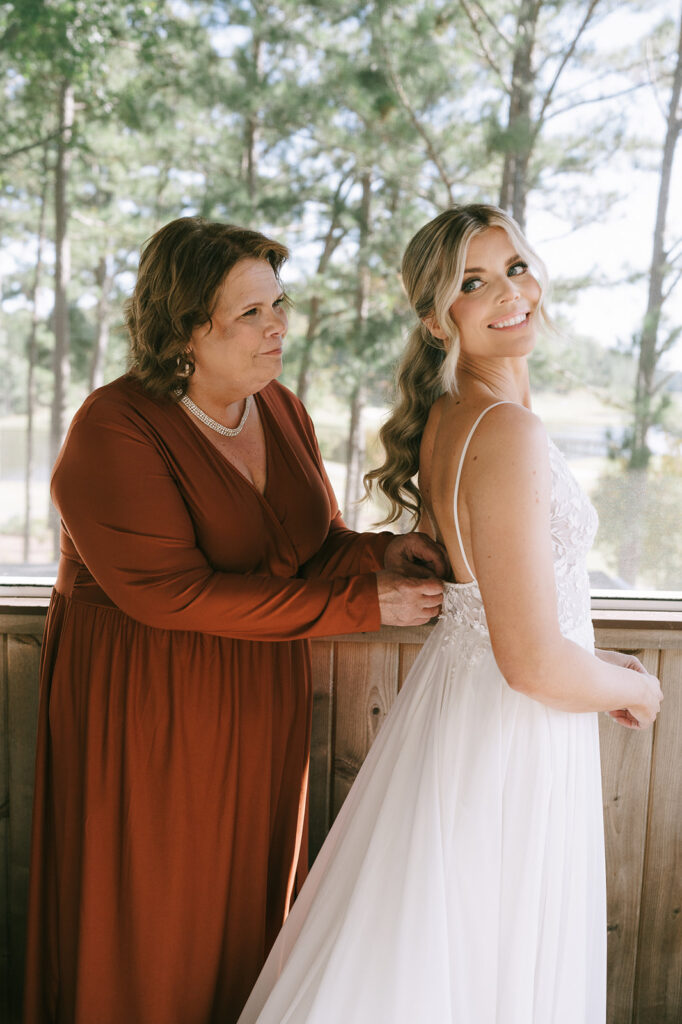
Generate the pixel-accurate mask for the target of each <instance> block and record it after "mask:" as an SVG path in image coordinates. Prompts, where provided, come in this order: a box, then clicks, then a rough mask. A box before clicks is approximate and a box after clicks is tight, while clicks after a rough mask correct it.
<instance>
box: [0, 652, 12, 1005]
mask: <svg viewBox="0 0 682 1024" xmlns="http://www.w3.org/2000/svg"><path fill="white" fill-rule="evenodd" d="M7 644H8V639H7V637H6V636H0V1020H3V1021H8V1020H9V1019H10V1016H9V1014H10V1009H9V985H10V981H9V979H10V958H11V949H12V947H11V942H10V927H9V906H10V904H9V736H8V723H7V711H8V703H9V699H8V695H7V675H8V672H7Z"/></svg>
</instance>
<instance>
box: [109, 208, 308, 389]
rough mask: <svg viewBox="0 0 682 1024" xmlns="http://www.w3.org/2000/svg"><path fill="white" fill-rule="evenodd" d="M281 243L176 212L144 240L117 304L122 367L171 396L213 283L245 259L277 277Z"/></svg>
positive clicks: (210, 307)
mask: <svg viewBox="0 0 682 1024" xmlns="http://www.w3.org/2000/svg"><path fill="white" fill-rule="evenodd" d="M288 256H289V250H288V249H287V248H286V246H284V245H282V244H281V243H280V242H275V241H273V239H271V238H267V237H266V236H265V235H262V234H260V232H258V231H249V230H248V229H246V228H240V227H235V226H234V225H233V224H220V223H217V222H215V221H207V220H204V219H203V218H202V217H180V218H178V220H173V221H171V222H170V224H166V226H165V227H163V228H161V230H160V231H157V232H156V234H154V235H152V237H151V238H150V239H148V240H147V242H146V243H145V245H144V247H143V249H142V254H141V256H140V267H139V273H138V277H137V282H136V284H135V289H134V291H133V294H132V295H131V297H130V298H129V299H128V301H127V302H126V304H125V306H124V312H125V324H126V327H127V329H128V334H129V335H130V351H129V372H130V373H131V374H132V376H133V377H135V378H136V379H137V380H138V381H139V382H140V383H141V384H142V385H144V387H145V388H147V390H148V391H151V392H152V393H153V394H155V395H157V396H158V397H163V396H165V397H168V398H172V399H175V400H176V401H177V400H179V399H180V398H181V397H182V395H183V394H184V393H185V390H186V388H187V381H188V380H189V378H190V377H191V375H192V374H193V373H194V361H193V359H192V352H191V348H190V341H191V337H192V332H193V331H194V329H195V328H196V327H200V326H201V325H202V324H206V323H211V315H212V313H213V311H214V309H215V304H216V298H217V293H218V289H219V288H220V286H221V284H222V283H223V281H224V280H225V278H226V276H227V275H228V274H229V272H230V271H231V270H232V268H233V267H234V266H235V265H236V264H237V263H239V262H240V260H245V259H255V260H267V262H268V263H269V264H270V266H271V267H272V269H273V271H274V273H275V276H276V278H277V280H278V281H279V272H280V268H281V266H282V264H283V263H284V261H285V260H286V259H287V258H288Z"/></svg>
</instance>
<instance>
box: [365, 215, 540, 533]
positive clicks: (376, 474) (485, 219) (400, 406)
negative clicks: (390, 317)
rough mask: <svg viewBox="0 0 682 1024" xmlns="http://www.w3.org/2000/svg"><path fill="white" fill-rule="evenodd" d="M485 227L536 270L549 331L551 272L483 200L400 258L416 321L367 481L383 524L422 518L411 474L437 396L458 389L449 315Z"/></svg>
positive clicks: (437, 224)
mask: <svg viewBox="0 0 682 1024" xmlns="http://www.w3.org/2000/svg"><path fill="white" fill-rule="evenodd" d="M488 228H502V229H503V230H504V231H506V233H507V235H508V236H509V238H510V240H511V242H512V243H513V245H514V247H515V249H516V251H517V253H518V254H519V256H520V257H522V259H524V260H525V261H526V262H527V263H528V264H529V266H530V267H531V269H532V273H533V275H534V277H535V278H536V280H537V281H538V284H539V285H540V300H539V302H538V306H537V310H536V317H537V319H538V323H539V324H540V325H542V326H549V319H548V317H547V315H546V313H545V312H544V308H543V300H544V297H545V294H546V291H547V271H546V270H545V266H544V264H543V263H542V261H541V260H540V259H539V257H538V256H537V255H536V254H535V252H534V251H533V250H532V249H531V247H530V246H529V244H528V242H527V241H526V239H525V238H524V236H523V233H522V231H521V229H520V228H519V226H518V224H517V223H516V221H515V220H513V219H512V218H511V217H510V216H509V214H507V213H505V212H504V210H501V209H499V207H497V206H488V205H484V204H481V203H471V204H469V205H467V206H453V207H452V208H451V209H449V210H445V211H444V212H443V213H440V214H439V215H438V216H437V217H435V218H434V219H433V220H431V221H429V223H428V224H425V225H424V227H423V228H421V229H420V230H419V231H418V232H417V234H416V235H415V236H414V238H413V239H412V240H411V241H410V243H409V244H408V246H407V249H406V250H405V255H404V256H403V263H402V280H403V285H404V287H405V290H406V292H407V296H408V298H409V300H410V304H411V306H412V309H413V310H414V312H415V313H416V315H417V317H418V318H419V323H418V324H417V325H416V326H415V327H414V329H413V330H412V332H411V333H410V336H409V339H408V343H407V348H406V349H405V352H404V354H403V357H402V359H401V361H400V364H399V367H398V391H399V396H398V400H397V403H396V404H395V406H394V408H393V411H392V412H391V414H390V416H389V418H388V420H387V421H386V423H385V424H384V425H383V427H382V428H381V430H380V432H379V437H380V439H381V442H382V444H383V446H384V450H385V453H386V458H385V460H384V463H383V465H381V466H379V467H378V468H377V469H374V470H372V471H371V472H370V473H367V475H366V476H365V489H366V491H367V494H369V493H370V492H371V488H372V487H373V486H374V484H375V483H376V485H377V486H378V487H379V489H380V490H381V491H382V492H383V493H384V494H385V495H386V497H387V498H388V501H389V506H390V511H389V514H388V515H387V517H386V519H385V520H384V523H393V522H395V521H396V520H397V519H399V518H400V516H401V514H402V512H403V511H407V512H409V513H410V514H411V515H412V516H413V518H414V520H415V523H414V525H416V523H417V522H418V521H419V518H420V515H421V510H422V499H421V495H420V493H419V490H418V488H417V486H416V484H415V483H414V481H413V477H414V476H415V474H416V473H417V470H418V469H419V449H420V446H421V439H422V435H423V433H424V427H425V426H426V421H427V419H428V416H429V411H430V409H431V406H432V405H433V403H434V402H435V401H436V399H438V398H439V397H440V396H441V395H442V394H444V393H449V394H457V390H458V388H457V364H458V361H459V352H460V343H459V331H458V330H457V325H456V324H455V322H454V320H453V318H452V314H451V312H450V310H451V307H452V305H453V303H454V302H455V300H456V298H457V296H458V295H459V292H460V289H461V287H462V280H463V278H464V270H465V267H466V257H467V250H468V248H469V243H470V242H471V239H472V238H474V237H475V236H476V235H480V234H482V233H483V232H484V231H487V230H488ZM430 318H433V320H434V321H435V323H436V324H438V326H439V327H440V329H441V331H442V332H443V333H444V334H445V335H446V340H445V341H442V340H440V339H439V338H436V337H435V335H433V334H432V333H431V331H430V330H429V329H428V327H427V326H426V323H425V321H426V320H429V319H430ZM434 326H435V325H434Z"/></svg>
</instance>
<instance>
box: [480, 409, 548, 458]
mask: <svg viewBox="0 0 682 1024" xmlns="http://www.w3.org/2000/svg"><path fill="white" fill-rule="evenodd" d="M468 418H469V419H470V420H471V421H472V422H471V441H472V443H473V442H474V441H476V440H478V441H479V442H481V443H484V444H486V445H494V446H495V447H499V446H500V443H501V442H504V447H505V448H506V449H507V450H509V446H517V445H519V446H523V445H526V444H532V445H535V444H538V443H541V444H542V445H543V446H544V447H546V446H547V431H546V430H545V427H544V424H543V423H542V420H541V419H540V418H539V417H538V416H536V415H535V413H533V412H531V410H530V409H527V408H526V407H525V406H523V405H519V404H517V403H516V402H494V403H492V404H491V403H489V402H488V403H484V402H482V403H480V405H477V406H476V407H474V408H473V409H472V410H471V412H470V414H469V417H468Z"/></svg>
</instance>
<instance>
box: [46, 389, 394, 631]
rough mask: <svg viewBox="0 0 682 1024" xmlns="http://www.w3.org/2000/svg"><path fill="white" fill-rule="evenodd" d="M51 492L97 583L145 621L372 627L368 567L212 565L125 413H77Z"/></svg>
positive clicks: (202, 626)
mask: <svg viewBox="0 0 682 1024" xmlns="http://www.w3.org/2000/svg"><path fill="white" fill-rule="evenodd" d="M52 495H53V499H54V502H55V505H56V506H57V509H58V510H59V513H60V515H61V517H62V521H63V524H64V527H65V529H66V531H67V532H68V534H69V536H70V538H71V540H72V542H73V544H74V546H75V548H76V550H77V551H78V554H79V556H80V558H81V559H82V561H83V562H84V564H85V565H86V566H87V568H88V570H89V571H90V573H91V574H92V576H93V578H94V579H95V581H96V582H97V584H98V585H99V586H100V587H101V588H102V590H103V591H104V592H105V594H106V595H107V596H108V597H109V599H110V600H111V601H113V602H114V604H115V605H116V606H117V607H118V608H120V609H121V611H123V612H125V613H126V614H127V615H130V616H131V618H134V619H136V620H138V621H139V622H142V623H145V624H146V625H149V626H154V627H156V628H160V629H177V630H193V631H197V632H203V633H212V634H215V635H218V636H227V637H233V638H235V639H252V640H292V639H297V638H301V637H315V636H329V635H332V634H334V633H352V632H361V631H363V630H375V629H378V628H379V625H380V613H379V602H378V598H377V587H376V578H375V576H374V575H373V574H372V573H371V567H370V565H369V564H368V565H367V569H366V570H365V572H364V573H362V574H355V575H351V576H348V575H347V576H345V577H343V578H337V579H322V578H320V579H299V578H295V579H289V578H280V577H276V576H257V575H249V574H245V575H242V574H236V573H226V572H217V571H215V570H214V569H213V568H212V567H211V566H210V564H209V563H208V562H207V560H206V558H205V556H204V555H203V553H202V551H201V550H200V549H199V548H198V547H197V544H196V538H195V534H194V527H193V524H192V520H191V517H190V515H189V512H188V510H187V508H186V506H185V503H184V501H183V499H182V495H181V493H180V491H179V489H178V487H177V485H176V483H175V480H174V478H173V475H172V473H171V472H170V470H169V467H168V464H167V461H166V459H165V458H164V457H163V454H162V446H161V444H160V443H154V441H153V440H152V438H150V437H149V436H146V435H145V434H144V432H143V431H142V430H141V429H140V427H139V424H138V423H136V422H135V420H134V417H133V416H132V415H125V414H123V413H121V412H120V410H116V414H115V415H111V414H110V412H109V411H108V410H107V408H106V405H105V404H104V403H93V404H91V405H90V406H89V407H87V408H86V409H85V410H83V411H82V412H81V413H79V414H78V415H77V417H76V419H75V420H74V423H73V425H72V427H71V430H70V432H69V436H68V438H67V441H66V442H65V444H64V447H63V449H62V452H61V454H60V456H59V459H58V461H57V464H56V466H55V471H54V474H53V478H52ZM341 529H343V528H342V527H341Z"/></svg>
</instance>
